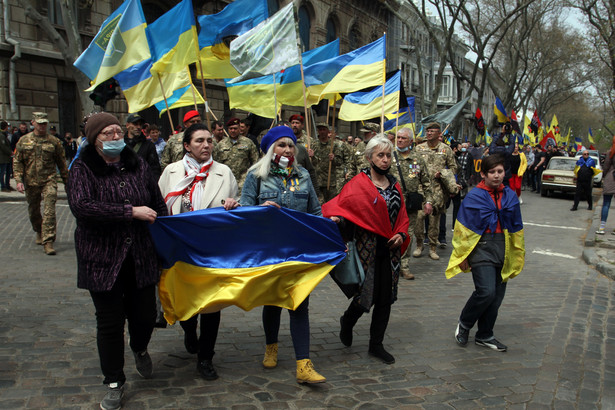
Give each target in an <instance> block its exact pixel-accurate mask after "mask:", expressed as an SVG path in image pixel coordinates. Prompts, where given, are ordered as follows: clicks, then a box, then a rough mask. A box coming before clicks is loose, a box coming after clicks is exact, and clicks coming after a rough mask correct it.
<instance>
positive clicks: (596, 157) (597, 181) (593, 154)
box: [574, 149, 604, 187]
mask: <svg viewBox="0 0 615 410" xmlns="http://www.w3.org/2000/svg"><path fill="white" fill-rule="evenodd" d="M587 151H588V152H589V156H590V157H591V158H593V159H594V161H596V168H597V169H599V170H600V171H602V164H601V162H600V152H598V151H596V150H593V149H588V150H587ZM581 154H582V153H581V152H577V155H576V156H575V157H574V159H575V160H578V159H579V158H581ZM603 176H604V175H602V172H601V173H599V174H598V175H595V176H594V186H595V187H600V186H602V177H603Z"/></svg>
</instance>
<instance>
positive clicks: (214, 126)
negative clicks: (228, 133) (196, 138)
mask: <svg viewBox="0 0 615 410" xmlns="http://www.w3.org/2000/svg"><path fill="white" fill-rule="evenodd" d="M211 136H212V137H214V147H215V146H216V145H217V144H218V143H220V141H222V140H223V139H224V124H223V123H222V121H213V122H212V123H211Z"/></svg>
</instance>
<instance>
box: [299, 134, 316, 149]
mask: <svg viewBox="0 0 615 410" xmlns="http://www.w3.org/2000/svg"><path fill="white" fill-rule="evenodd" d="M307 141H308V136H307V132H305V130H302V131H301V136H300V137H299V138H297V144H301V145H303V146H304V147H305V149H308V144H307ZM317 144H318V139H316V138H314V137H311V138H310V149H314V147H316V145H317Z"/></svg>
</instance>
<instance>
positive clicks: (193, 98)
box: [190, 81, 199, 111]
mask: <svg viewBox="0 0 615 410" xmlns="http://www.w3.org/2000/svg"><path fill="white" fill-rule="evenodd" d="M190 89H191V90H192V101H194V111H198V110H199V109H198V108H197V106H196V93H195V92H194V86H193V85H192V81H190Z"/></svg>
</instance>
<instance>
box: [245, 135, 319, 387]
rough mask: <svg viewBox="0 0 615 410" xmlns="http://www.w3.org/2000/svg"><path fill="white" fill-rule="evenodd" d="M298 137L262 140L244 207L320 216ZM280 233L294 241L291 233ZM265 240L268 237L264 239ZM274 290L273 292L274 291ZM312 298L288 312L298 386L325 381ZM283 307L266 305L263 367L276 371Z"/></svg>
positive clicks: (268, 136)
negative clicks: (314, 356) (314, 341)
mask: <svg viewBox="0 0 615 410" xmlns="http://www.w3.org/2000/svg"><path fill="white" fill-rule="evenodd" d="M296 143H297V138H296V137H295V134H294V133H293V130H292V129H291V128H289V127H286V126H283V125H282V126H278V127H273V128H272V129H271V130H269V132H268V133H267V134H265V136H264V137H263V138H262V140H261V143H260V147H261V151H263V153H264V154H265V155H264V156H263V157H262V158H261V159H260V160H259V161H258V162H256V164H254V165H253V166H252V167H250V169H249V170H248V174H247V176H246V179H245V185H244V186H243V191H242V192H241V199H240V203H241V205H263V206H267V205H270V206H275V207H277V208H280V207H282V206H283V207H285V208H290V209H294V210H296V211H301V212H307V213H310V214H312V215H321V214H322V213H321V208H320V203H319V202H318V197H317V196H316V191H315V190H314V186H313V185H312V180H311V178H310V174H309V173H308V172H307V170H306V169H305V168H302V167H299V166H297V165H296V164H295V152H296V149H295V148H296V147H295V145H296ZM280 229H281V232H280V234H282V235H286V236H287V237H288V240H289V241H292V240H293V233H292V232H284V228H283V227H280ZM264 239H265V240H266V238H264ZM275 291H276V290H275V289H272V292H275ZM309 303H310V297H309V296H308V297H306V298H305V300H304V301H303V302H302V303H301V304H300V305H299V307H297V309H295V310H289V311H288V314H289V316H290V335H291V338H292V341H293V347H294V349H295V359H296V361H297V373H296V375H297V383H323V382H325V381H326V378H325V377H324V376H322V375H321V374H320V373H318V372H317V371H316V370H315V369H314V365H313V364H312V361H311V359H310V317H309ZM281 314H282V308H281V307H278V306H263V316H262V317H263V328H264V329H265V341H266V347H265V357H264V359H263V366H264V367H265V368H268V369H269V368H274V367H276V366H277V364H278V332H279V330H280V315H281Z"/></svg>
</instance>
